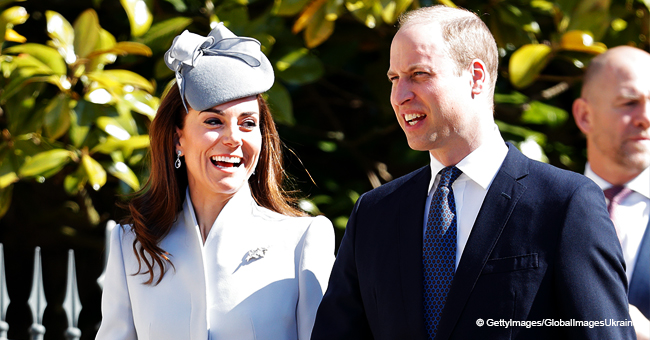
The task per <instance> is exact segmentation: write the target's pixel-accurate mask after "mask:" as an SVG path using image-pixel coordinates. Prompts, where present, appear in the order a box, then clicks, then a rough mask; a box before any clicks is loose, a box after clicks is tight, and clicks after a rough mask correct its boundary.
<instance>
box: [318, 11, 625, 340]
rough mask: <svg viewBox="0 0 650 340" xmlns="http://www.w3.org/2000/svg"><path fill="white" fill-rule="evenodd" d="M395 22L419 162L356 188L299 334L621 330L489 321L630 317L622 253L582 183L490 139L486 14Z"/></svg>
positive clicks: (611, 334)
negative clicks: (324, 286)
mask: <svg viewBox="0 0 650 340" xmlns="http://www.w3.org/2000/svg"><path fill="white" fill-rule="evenodd" d="M400 23H401V27H400V29H399V31H398V33H397V34H396V35H395V37H394V39H393V42H392V45H391V52H390V68H389V71H388V78H389V79H390V81H391V82H392V92H391V98H390V100H391V104H392V106H393V109H394V110H395V114H396V116H397V120H398V121H399V124H400V126H401V127H402V129H403V130H404V132H405V134H406V138H407V140H408V143H409V146H410V147H411V148H413V149H415V150H422V151H425V150H426V151H429V153H430V154H431V164H430V166H426V167H423V168H421V169H419V170H417V171H415V172H413V173H411V174H409V175H406V176H404V177H402V178H399V179H396V180H393V181H392V182H390V183H387V184H385V185H383V186H381V187H379V188H377V189H375V190H372V191H370V192H368V193H365V194H364V195H362V196H361V197H360V198H359V200H358V201H357V203H356V205H355V208H354V210H353V211H352V214H351V216H350V220H349V222H348V225H347V229H346V232H345V236H344V238H343V240H342V242H341V246H340V249H339V253H338V257H337V259H336V263H335V265H334V268H333V271H332V275H331V278H330V283H329V288H328V290H327V292H326V294H325V296H324V298H323V301H322V303H321V305H320V307H319V310H318V314H317V317H316V324H315V326H314V329H313V332H312V339H316V340H320V339H327V340H331V339H337V340H338V339H372V338H375V339H410V340H412V339H431V338H435V339H497V338H508V339H569V338H571V339H631V338H633V337H634V334H633V329H632V328H631V327H629V326H627V327H605V326H603V327H593V328H589V327H587V326H581V327H575V326H574V327H571V326H569V327H530V328H526V327H523V326H509V327H507V328H506V327H504V326H500V327H499V326H494V324H493V322H494V321H495V320H496V321H499V320H502V319H503V320H504V321H509V320H515V321H526V320H528V321H540V322H542V321H543V320H544V319H554V320H555V321H558V322H559V321H560V320H562V321H565V322H570V320H571V319H574V320H578V321H592V322H593V321H603V320H611V319H613V320H616V321H625V320H626V319H628V320H629V314H628V305H627V298H626V296H625V294H626V292H625V286H626V278H625V270H624V268H623V255H622V254H621V250H620V246H619V245H618V243H617V240H616V233H615V230H614V227H613V225H612V222H611V221H610V219H609V218H608V215H607V212H606V207H605V200H604V199H603V196H602V195H603V194H602V192H601V191H600V189H599V188H598V187H597V186H596V185H595V184H593V182H591V181H590V180H588V179H587V178H585V177H584V176H582V175H579V174H575V173H571V172H567V171H562V170H559V169H557V168H554V167H552V166H549V165H547V164H542V163H539V162H534V161H531V160H529V159H528V158H526V157H525V156H524V155H522V154H521V153H520V152H519V151H518V150H517V149H516V148H515V147H513V146H512V145H506V144H505V143H504V141H503V139H502V138H501V135H500V134H499V131H498V129H497V127H496V125H495V123H494V119H493V94H494V86H495V82H496V77H497V47H496V43H495V41H494V38H493V37H492V35H491V33H490V31H489V30H488V28H487V27H486V26H485V24H484V23H483V22H482V21H481V20H480V19H479V18H478V17H477V16H476V15H474V14H472V13H470V12H468V11H464V10H460V9H452V8H447V7H442V6H436V7H429V8H423V9H420V10H417V11H414V12H410V13H408V14H407V15H406V16H405V17H404V18H402V20H401V21H400ZM599 195H600V196H599Z"/></svg>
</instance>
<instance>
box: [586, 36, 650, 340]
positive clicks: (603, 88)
mask: <svg viewBox="0 0 650 340" xmlns="http://www.w3.org/2000/svg"><path fill="white" fill-rule="evenodd" d="M649 106H650V54H648V53H647V52H645V51H643V50H640V49H637V48H633V47H629V46H620V47H615V48H612V49H610V50H609V51H607V52H605V53H604V54H601V55H599V56H597V57H596V58H594V59H593V60H592V62H591V63H590V65H589V68H588V69H587V72H586V74H585V79H584V85H583V87H582V94H581V97H580V98H578V99H576V100H575V102H574V103H573V116H574V118H575V121H576V124H577V125H578V127H579V128H580V130H581V131H582V132H583V133H584V134H585V135H586V136H587V159H588V161H589V163H588V164H587V167H586V169H585V175H587V177H589V178H591V179H592V180H593V181H594V182H596V184H598V186H600V188H601V189H603V190H604V191H605V196H606V197H607V198H608V209H609V210H610V216H611V218H612V220H613V221H614V225H615V227H616V232H617V234H618V238H619V240H620V242H621V246H622V248H623V256H624V257H625V263H626V274H627V279H628V282H629V292H628V296H629V301H630V305H631V306H630V315H631V317H632V319H633V321H634V326H635V330H636V333H637V338H638V339H649V338H650V323H649V322H648V318H649V317H650V233H649V232H648V229H650V228H648V220H649V219H650V218H649V216H650V107H649Z"/></svg>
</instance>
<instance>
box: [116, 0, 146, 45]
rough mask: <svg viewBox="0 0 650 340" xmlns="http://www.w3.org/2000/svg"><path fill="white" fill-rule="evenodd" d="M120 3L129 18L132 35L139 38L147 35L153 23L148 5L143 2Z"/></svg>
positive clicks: (124, 0)
mask: <svg viewBox="0 0 650 340" xmlns="http://www.w3.org/2000/svg"><path fill="white" fill-rule="evenodd" d="M120 3H121V4H122V7H124V10H125V11H126V15H127V16H128V17H129V23H130V24H131V35H132V36H134V37H139V36H141V35H143V34H145V33H146V32H147V31H148V30H149V27H151V23H152V22H153V16H152V15H151V12H150V11H149V8H147V4H146V3H145V2H144V1H143V0H120Z"/></svg>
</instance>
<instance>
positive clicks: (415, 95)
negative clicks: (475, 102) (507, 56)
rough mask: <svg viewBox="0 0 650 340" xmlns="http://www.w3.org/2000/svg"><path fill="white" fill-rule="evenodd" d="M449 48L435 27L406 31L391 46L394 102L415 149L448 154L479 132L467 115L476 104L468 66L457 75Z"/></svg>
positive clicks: (396, 111)
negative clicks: (472, 101) (472, 102)
mask: <svg viewBox="0 0 650 340" xmlns="http://www.w3.org/2000/svg"><path fill="white" fill-rule="evenodd" d="M445 49H446V47H445V43H444V42H443V39H442V34H441V31H440V27H439V26H438V25H437V24H429V25H419V24H413V25H411V26H407V27H405V28H402V29H401V30H400V31H399V32H398V33H397V35H395V38H394V39H393V43H392V45H391V49H390V69H389V71H388V78H389V79H390V81H391V83H392V90H391V96H390V101H391V105H392V106H393V110H395V115H396V116H397V121H398V122H399V124H400V126H401V127H402V129H403V130H404V133H405V134H406V138H407V140H408V143H409V146H410V147H411V148H412V149H414V150H421V151H425V150H428V151H432V152H433V151H434V150H437V151H441V152H448V151H449V150H451V148H453V147H454V146H455V145H463V144H462V142H463V141H467V140H468V139H469V140H471V139H472V138H473V136H475V135H476V133H477V129H478V124H474V123H475V122H473V121H472V118H471V117H472V116H473V115H472V114H468V112H467V111H468V110H467V107H468V106H467V105H468V103H469V102H471V99H472V85H471V83H472V75H471V74H470V72H469V65H468V69H467V70H463V72H462V73H461V74H460V75H457V69H458V67H457V66H456V64H455V63H454V62H453V61H452V60H451V59H450V58H449V57H448V56H447V53H446V51H445ZM459 142H460V143H461V144H458V143H459Z"/></svg>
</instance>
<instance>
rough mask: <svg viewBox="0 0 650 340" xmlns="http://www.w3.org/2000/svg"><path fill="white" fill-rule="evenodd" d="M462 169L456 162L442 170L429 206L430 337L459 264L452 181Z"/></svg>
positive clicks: (426, 249) (426, 275)
mask: <svg viewBox="0 0 650 340" xmlns="http://www.w3.org/2000/svg"><path fill="white" fill-rule="evenodd" d="M462 173H463V172H462V171H460V170H459V169H458V168H456V167H455V166H448V167H446V168H444V169H442V170H440V184H438V188H437V189H436V191H435V192H434V193H433V198H432V199H431V206H430V207H429V216H428V219H427V231H426V234H425V237H424V247H423V249H422V264H423V271H424V323H425V325H426V328H427V332H428V333H429V339H434V338H435V337H436V332H437V330H438V324H439V323H440V316H441V313H442V308H443V307H444V306H445V300H446V299H447V293H449V287H450V286H451V281H452V280H453V278H454V272H455V268H456V234H457V229H456V202H455V201H454V191H453V190H452V188H451V184H452V183H454V181H455V180H456V179H457V178H458V176H460V175H461V174H462Z"/></svg>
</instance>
